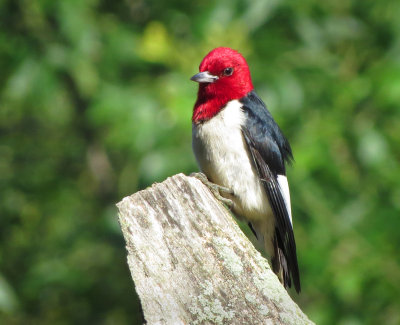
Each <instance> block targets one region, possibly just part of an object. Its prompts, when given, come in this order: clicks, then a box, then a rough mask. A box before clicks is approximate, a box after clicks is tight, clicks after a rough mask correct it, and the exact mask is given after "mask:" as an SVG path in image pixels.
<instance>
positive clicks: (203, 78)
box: [190, 71, 218, 83]
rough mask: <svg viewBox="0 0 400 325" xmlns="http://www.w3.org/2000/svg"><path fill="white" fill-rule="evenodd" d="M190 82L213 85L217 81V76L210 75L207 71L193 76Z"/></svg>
mask: <svg viewBox="0 0 400 325" xmlns="http://www.w3.org/2000/svg"><path fill="white" fill-rule="evenodd" d="M190 80H193V81H196V82H199V83H203V82H204V83H213V82H215V81H217V80H218V77H217V76H214V75H212V74H211V73H209V72H208V71H204V72H199V73H197V74H195V75H194V76H193V77H192V78H190Z"/></svg>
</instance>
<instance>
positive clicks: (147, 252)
mask: <svg viewBox="0 0 400 325" xmlns="http://www.w3.org/2000/svg"><path fill="white" fill-rule="evenodd" d="M117 206H118V208H119V221H120V225H121V229H122V232H123V234H124V237H125V241H126V248H127V251H128V264H129V268H130V271H131V274H132V278H133V280H134V283H135V287H136V291H137V293H138V295H139V298H140V300H141V303H142V307H143V313H144V317H145V319H146V321H147V323H148V324H296V325H298V324H312V322H311V321H310V320H309V319H308V318H307V316H305V315H304V314H303V312H302V311H301V310H300V308H299V307H298V306H297V305H296V304H295V303H294V302H293V301H292V299H291V298H290V296H289V295H288V293H287V292H286V290H285V289H284V288H283V287H282V285H281V284H280V282H279V281H278V278H277V277H276V275H275V274H274V273H273V272H272V271H271V269H270V267H269V265H268V262H267V261H266V260H265V259H264V258H263V257H262V256H261V255H260V253H259V252H258V251H257V250H256V249H255V248H254V247H253V245H252V244H251V242H250V241H249V240H248V239H247V238H246V236H245V235H244V234H243V233H242V231H241V230H240V228H239V227H238V225H237V224H236V222H235V221H234V219H233V218H232V216H231V214H230V213H229V211H228V210H227V209H226V208H225V207H224V206H223V205H222V204H221V203H220V202H218V201H217V200H216V199H215V198H214V196H213V195H212V194H211V193H210V191H209V190H208V188H207V187H206V186H204V185H203V184H202V183H201V182H200V181H199V180H198V179H196V178H194V177H188V176H185V175H183V174H178V175H175V176H173V177H170V178H168V179H167V180H165V181H164V182H162V183H160V184H154V185H153V186H152V187H150V188H147V189H146V190H143V191H140V192H138V193H136V194H134V195H132V196H129V197H126V198H124V199H123V200H122V201H121V202H120V203H118V204H117Z"/></svg>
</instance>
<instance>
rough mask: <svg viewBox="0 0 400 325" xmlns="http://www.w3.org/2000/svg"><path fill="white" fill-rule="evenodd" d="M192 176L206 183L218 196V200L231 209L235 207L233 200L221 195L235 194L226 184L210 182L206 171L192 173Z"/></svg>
mask: <svg viewBox="0 0 400 325" xmlns="http://www.w3.org/2000/svg"><path fill="white" fill-rule="evenodd" d="M190 176H192V177H196V178H197V179H198V180H200V181H201V182H202V183H203V184H204V185H206V186H207V187H208V188H209V189H210V191H211V193H212V194H213V195H214V196H215V197H216V198H217V200H219V201H221V202H222V203H223V204H225V205H226V206H227V207H228V208H229V209H231V208H232V207H233V201H232V200H230V199H227V198H226V197H223V196H222V195H221V194H229V195H233V191H232V190H231V189H229V188H227V187H225V186H221V185H218V184H215V183H213V182H210V181H209V180H208V178H207V176H206V175H205V174H204V173H191V174H190Z"/></svg>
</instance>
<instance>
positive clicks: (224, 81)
mask: <svg viewBox="0 0 400 325" xmlns="http://www.w3.org/2000/svg"><path fill="white" fill-rule="evenodd" d="M199 70H200V72H199V73H198V74H196V75H194V76H193V77H192V78H191V80H193V81H196V82H198V83H199V92H198V94H197V101H196V103H195V105H194V110H193V117H192V120H193V122H195V123H200V122H202V121H205V120H209V119H210V118H212V117H213V116H215V115H216V114H217V113H218V112H219V111H220V110H221V109H222V108H223V107H224V106H225V105H226V104H227V103H228V102H229V101H231V100H234V99H239V98H242V97H243V96H245V95H247V94H248V93H249V92H250V91H252V90H253V84H252V82H251V77H250V70H249V67H248V65H247V62H246V60H245V59H244V57H243V56H242V55H241V54H240V53H239V52H237V51H235V50H232V49H230V48H228V47H217V48H216V49H214V50H212V51H211V52H210V53H208V54H207V55H206V56H205V58H204V59H203V61H202V62H201V63H200V67H199Z"/></svg>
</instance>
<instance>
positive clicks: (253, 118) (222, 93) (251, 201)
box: [191, 47, 301, 293]
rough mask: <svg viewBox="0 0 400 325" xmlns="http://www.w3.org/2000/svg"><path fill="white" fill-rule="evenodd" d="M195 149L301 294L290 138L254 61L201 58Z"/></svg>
mask: <svg viewBox="0 0 400 325" xmlns="http://www.w3.org/2000/svg"><path fill="white" fill-rule="evenodd" d="M191 80H192V81H195V82H198V83H199V89H198V93H197V100H196V102H195V104H194V108H193V115H192V148H193V151H194V155H195V157H196V160H197V163H198V165H199V167H200V171H201V175H205V179H206V180H207V181H208V182H210V183H212V184H215V185H216V186H218V187H219V188H220V189H221V191H220V195H221V197H222V198H223V199H224V200H225V201H224V202H229V207H230V208H231V210H232V211H233V213H234V214H235V215H236V216H237V217H238V218H239V219H242V220H245V221H246V222H247V223H248V225H249V227H250V229H251V231H252V232H253V233H254V235H255V237H256V238H257V239H258V240H260V241H261V242H263V244H264V247H265V250H266V252H267V254H268V255H269V256H270V258H271V264H272V270H273V271H274V273H275V274H276V275H277V276H278V278H279V280H280V282H281V283H282V284H283V285H284V287H285V288H286V289H288V288H290V287H291V286H292V282H293V284H294V288H295V290H296V291H297V293H300V291H301V285H300V274H299V267H298V261H297V253H296V243H295V238H294V233H293V224H292V212H291V203H290V193H289V185H288V181H287V177H286V165H287V164H290V163H291V162H292V161H293V154H292V149H291V146H290V144H289V141H288V140H287V138H286V137H285V136H284V134H283V133H282V131H281V129H280V128H279V126H278V124H277V123H276V122H275V120H274V119H273V117H272V115H271V113H270V112H269V111H268V109H267V107H266V105H265V104H264V102H263V101H262V100H261V99H260V97H259V96H258V95H257V93H256V92H255V91H254V87H253V83H252V80H251V75H250V69H249V66H248V64H247V62H246V59H245V58H244V57H243V55H242V54H240V53H239V52H238V51H236V50H233V49H231V48H228V47H217V48H215V49H213V50H212V51H210V52H209V53H208V54H207V55H206V56H205V57H204V58H203V60H202V61H201V63H200V66H199V73H196V74H195V75H194V76H192V77H191Z"/></svg>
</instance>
